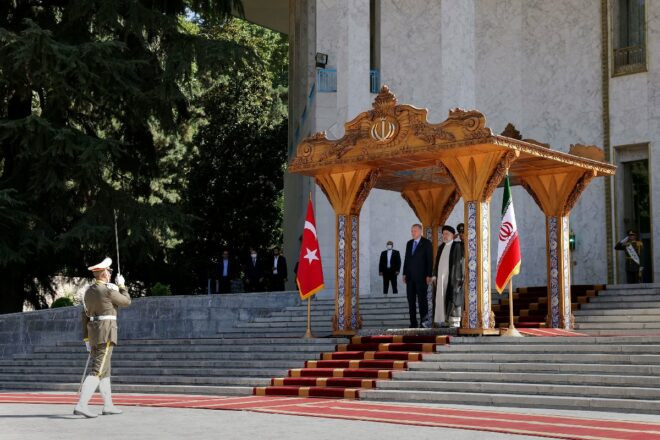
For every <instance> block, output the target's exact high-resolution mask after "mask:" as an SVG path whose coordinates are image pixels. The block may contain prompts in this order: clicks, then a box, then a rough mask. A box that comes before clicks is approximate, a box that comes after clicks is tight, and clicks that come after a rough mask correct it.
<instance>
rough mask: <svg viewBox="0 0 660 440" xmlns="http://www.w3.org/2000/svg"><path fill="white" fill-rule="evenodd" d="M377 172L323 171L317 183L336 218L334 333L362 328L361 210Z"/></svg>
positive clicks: (349, 332)
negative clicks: (327, 172) (330, 172)
mask: <svg viewBox="0 0 660 440" xmlns="http://www.w3.org/2000/svg"><path fill="white" fill-rule="evenodd" d="M377 177H378V171H376V170H372V169H358V170H353V171H345V172H337V173H332V174H322V175H317V176H316V183H317V185H319V186H320V187H321V189H322V190H323V192H324V193H325V195H326V197H328V200H329V201H330V204H331V205H332V207H333V209H334V211H335V218H336V228H337V229H336V242H335V243H336V251H335V262H336V283H335V315H334V317H333V318H332V328H333V334H335V335H353V334H355V331H356V330H358V329H359V328H361V327H362V318H361V316H360V285H359V284H360V272H359V269H360V268H359V262H360V230H359V229H360V209H361V208H362V205H363V203H364V201H365V200H366V198H367V196H368V195H369V191H371V189H372V188H373V186H374V184H375V183H376V179H377Z"/></svg>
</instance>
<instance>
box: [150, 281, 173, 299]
mask: <svg viewBox="0 0 660 440" xmlns="http://www.w3.org/2000/svg"><path fill="white" fill-rule="evenodd" d="M171 294H172V289H170V285H169V284H162V283H156V284H154V285H153V286H152V287H151V289H150V290H149V296H169V295H171Z"/></svg>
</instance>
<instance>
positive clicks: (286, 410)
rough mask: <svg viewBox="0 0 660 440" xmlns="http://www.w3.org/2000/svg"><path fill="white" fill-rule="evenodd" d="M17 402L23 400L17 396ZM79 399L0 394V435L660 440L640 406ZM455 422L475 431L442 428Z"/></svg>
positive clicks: (657, 419) (656, 424)
mask: <svg viewBox="0 0 660 440" xmlns="http://www.w3.org/2000/svg"><path fill="white" fill-rule="evenodd" d="M12 400H13V401H14V402H13V403H12ZM21 400H23V401H24V402H25V403H15V402H17V401H21ZM29 401H33V402H45V401H50V402H51V403H27V402H29ZM73 401H75V395H74V394H73V393H66V394H63V393H38V394H37V393H0V402H2V403H0V432H2V435H1V436H0V438H2V439H3V440H18V439H21V440H23V439H42V438H43V439H46V438H47V439H67V440H71V439H83V438H84V439H88V438H90V431H93V432H95V433H102V435H101V436H100V437H99V438H103V439H121V440H124V439H126V438H136V439H177V438H193V439H207V438H208V439H211V438H213V439H216V438H222V439H246V438H260V439H271V438H272V439H275V438H283V439H293V440H295V439H305V440H308V439H310V438H313V439H332V440H336V439H342V438H353V437H355V436H356V435H359V437H360V440H368V439H375V440H385V439H401V438H415V439H438V438H446V439H452V440H453V439H457V440H463V439H465V440H467V439H478V440H482V439H483V440H485V439H495V440H499V439H521V440H522V439H540V438H578V439H587V438H589V439H593V438H598V439H603V440H605V439H660V416H657V415H643V414H621V413H608V412H587V411H562V410H538V409H521V408H487V407H476V406H461V405H431V404H426V405H425V404H405V405H403V404H398V405H397V404H391V403H387V404H386V403H382V404H381V403H377V402H359V401H345V400H332V399H301V398H287V397H265V398H264V397H261V398H259V397H256V396H249V397H248V396H245V397H214V396H159V395H128V394H124V395H117V396H116V399H115V401H116V403H118V404H120V405H122V406H121V407H122V409H123V410H124V414H122V415H118V416H99V417H98V418H96V419H84V418H81V417H79V416H74V415H73V414H72V413H71V411H72V408H73V404H72V403H71V402H73ZM92 403H93V404H94V405H92V408H94V409H95V410H97V411H100V409H101V407H100V406H99V405H98V404H99V403H100V402H99V400H98V398H95V400H93V402H92ZM138 405H142V406H138ZM195 406H197V408H195ZM209 407H211V408H216V409H208V408H209ZM353 418H354V419H353ZM351 419H353V420H351ZM372 420H379V421H372ZM453 423H455V424H457V426H462V427H466V428H469V429H453V428H448V427H446V426H443V425H451V424H453ZM424 425H435V426H424ZM481 429H483V430H481ZM493 429H495V430H499V431H501V432H493ZM521 432H522V433H524V434H520V433H521ZM530 433H532V434H536V435H529V434H530Z"/></svg>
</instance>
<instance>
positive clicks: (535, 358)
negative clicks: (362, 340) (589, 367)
mask: <svg viewBox="0 0 660 440" xmlns="http://www.w3.org/2000/svg"><path fill="white" fill-rule="evenodd" d="M422 358H423V360H424V361H433V362H443V361H474V362H502V363H506V362H530V363H536V362H547V363H575V364H593V363H597V364H637V365H660V355H651V354H642V355H637V354H585V353H575V354H560V353H522V354H518V353H424V354H423V355H422Z"/></svg>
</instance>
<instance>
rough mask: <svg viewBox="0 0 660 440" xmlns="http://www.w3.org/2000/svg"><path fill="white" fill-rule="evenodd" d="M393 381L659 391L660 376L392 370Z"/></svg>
mask: <svg viewBox="0 0 660 440" xmlns="http://www.w3.org/2000/svg"><path fill="white" fill-rule="evenodd" d="M392 379H393V380H413V381H427V382H430V381H460V382H468V381H469V382H503V383H535V384H556V385H595V386H601V385H602V386H619V387H643V388H660V377H655V376H652V375H646V376H644V375H641V376H639V375H638V376H631V375H625V376H622V375H619V374H610V375H602V374H597V375H594V374H576V373H573V374H570V373H563V374H559V373H537V372H512V373H505V372H485V371H479V372H461V371H393V372H392Z"/></svg>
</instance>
